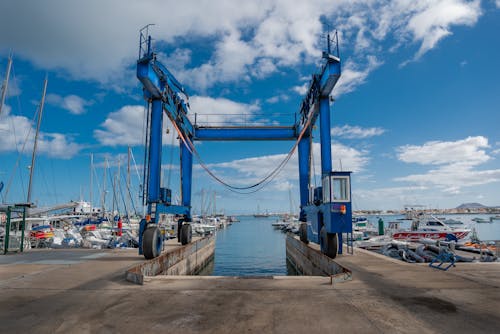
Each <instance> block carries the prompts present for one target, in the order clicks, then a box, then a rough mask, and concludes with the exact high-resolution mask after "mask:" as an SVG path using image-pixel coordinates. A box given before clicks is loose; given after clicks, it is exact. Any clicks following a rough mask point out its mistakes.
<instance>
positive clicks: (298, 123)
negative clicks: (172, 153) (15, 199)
mask: <svg viewBox="0 0 500 334" xmlns="http://www.w3.org/2000/svg"><path fill="white" fill-rule="evenodd" d="M334 37H335V38H334V39H333V40H331V39H330V35H328V39H327V41H328V43H327V50H326V51H324V52H323V57H322V58H323V65H322V67H321V70H320V71H319V73H316V74H314V75H313V76H312V79H311V81H310V84H309V89H308V92H307V94H306V96H305V97H304V99H303V100H302V103H301V105H300V109H299V111H298V113H297V115H296V119H295V121H294V123H293V124H290V125H289V126H272V125H256V126H199V125H196V124H193V123H192V122H191V121H190V120H189V118H188V113H189V104H188V99H189V97H188V94H187V92H186V90H185V88H184V87H183V85H182V84H181V83H180V82H179V81H178V80H177V79H176V78H175V77H174V75H173V74H172V73H171V72H170V71H169V70H168V69H167V68H166V67H165V66H164V65H162V64H161V63H160V62H159V61H158V60H157V59H156V55H155V53H154V52H153V50H152V47H151V36H150V35H149V32H148V26H147V27H145V28H144V29H142V30H141V33H140V42H139V44H140V46H139V59H138V61H137V78H138V79H139V81H140V82H141V83H142V85H143V92H144V98H145V100H146V101H147V102H148V113H147V134H146V143H145V149H146V154H145V156H146V161H145V166H144V167H145V169H144V171H145V172H144V201H145V204H146V205H147V215H146V217H144V218H143V219H142V220H141V223H140V229H139V254H143V255H144V257H145V258H147V259H151V258H154V257H157V256H158V255H159V254H160V253H161V249H162V242H163V237H162V235H161V233H160V231H159V229H158V221H159V215H160V214H162V213H166V214H172V215H177V216H178V217H180V219H179V220H178V224H179V225H178V235H177V237H178V241H179V242H181V244H183V245H184V244H188V243H190V242H191V235H192V232H191V225H190V222H191V188H192V169H193V155H195V156H196V155H197V152H196V147H195V145H194V142H195V141H202V140H205V141H208V140H211V141H242V140H246V141H248V140H255V141H262V140H267V141H269V140H289V141H295V145H294V147H293V149H292V150H294V149H295V148H297V149H298V158H299V159H298V162H299V187H300V217H299V220H300V221H301V226H300V239H301V240H302V241H303V242H306V243H307V242H309V241H312V242H316V243H319V244H320V246H321V251H322V252H323V253H325V254H326V255H328V256H330V257H332V258H335V257H336V255H337V253H341V252H342V233H351V232H352V211H351V189H350V185H351V182H350V180H351V177H350V172H345V171H341V172H338V171H333V170H332V152H331V134H330V128H331V121H330V94H331V92H332V90H333V88H334V87H335V85H336V83H337V81H338V79H339V78H340V64H341V62H340V57H339V52H338V38H337V35H336V34H335V36H334ZM332 42H333V48H332V45H331V44H332ZM332 49H333V52H332ZM164 116H166V117H168V118H169V119H170V121H171V123H172V125H173V127H174V128H175V129H176V131H177V134H178V136H179V138H180V175H181V176H180V177H181V180H180V184H181V186H180V188H181V194H180V199H181V200H180V204H176V205H174V204H173V203H172V200H171V197H172V195H171V189H167V188H163V187H161V178H160V175H161V152H162V131H163V129H162V124H163V117H164ZM318 117H319V133H320V145H321V180H322V182H321V186H320V187H316V188H313V187H312V186H311V182H310V180H311V154H312V152H311V149H312V129H313V126H314V125H315V123H316V120H317V118H318ZM291 153H293V152H292V151H291ZM226 186H228V185H227V184H226Z"/></svg>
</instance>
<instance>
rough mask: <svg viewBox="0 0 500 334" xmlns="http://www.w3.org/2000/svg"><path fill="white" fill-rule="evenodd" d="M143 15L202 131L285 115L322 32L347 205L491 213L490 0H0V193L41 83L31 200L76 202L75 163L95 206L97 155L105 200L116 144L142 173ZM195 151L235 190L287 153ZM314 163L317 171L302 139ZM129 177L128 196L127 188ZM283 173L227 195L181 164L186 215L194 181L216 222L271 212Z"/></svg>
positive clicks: (499, 100)
mask: <svg viewBox="0 0 500 334" xmlns="http://www.w3.org/2000/svg"><path fill="white" fill-rule="evenodd" d="M148 23H154V24H155V26H154V27H153V28H152V30H151V33H152V35H153V37H154V38H155V48H156V50H157V52H158V57H159V59H161V60H162V62H163V63H164V64H166V65H167V66H168V68H169V69H170V70H171V72H172V73H173V74H174V75H175V76H176V77H177V79H179V81H181V82H182V83H183V84H184V85H186V87H187V89H188V92H189V95H190V105H191V114H194V113H196V114H198V120H200V121H203V120H205V121H206V120H208V121H210V122H222V121H224V122H228V121H229V122H231V121H239V120H241V115H244V118H245V119H248V120H250V121H254V122H265V123H270V122H276V121H281V122H283V123H291V121H292V120H293V117H294V116H293V114H294V113H295V112H296V111H298V108H299V104H300V101H301V99H302V95H303V94H304V90H305V87H306V85H307V83H308V80H309V78H310V77H311V74H312V73H314V72H315V71H317V66H318V64H319V62H320V60H321V51H322V49H323V48H324V44H325V43H324V39H322V38H321V35H322V34H323V33H324V31H325V30H326V29H327V27H328V26H330V27H331V29H337V30H338V32H339V37H340V52H341V60H342V77H341V81H340V82H339V84H338V85H337V87H336V88H335V89H334V91H333V94H332V95H333V97H334V98H335V102H334V103H333V104H332V107H331V111H332V134H333V137H332V138H333V141H332V156H333V164H334V168H336V169H339V168H340V164H341V165H342V168H343V169H344V170H352V171H353V172H354V173H353V176H352V177H353V183H352V191H353V201H354V208H355V209H397V208H401V207H402V206H403V205H404V204H409V203H411V204H423V205H429V206H432V207H438V208H448V207H455V206H457V205H459V204H461V203H464V202H480V203H483V204H485V205H500V196H499V193H500V191H499V189H500V164H499V162H498V159H499V155H500V136H499V132H498V124H499V123H500V110H499V105H500V94H499V93H500V83H499V80H498V77H500V66H498V59H500V44H499V43H498V35H497V32H498V31H500V1H462V0H444V1H430V0H429V1H375V0H373V1H361V0H360V1H324V0H315V1H306V2H303V3H296V2H294V1H285V0H281V1H278V0H276V1H254V2H248V1H231V2H227V1H222V0H220V1H218V0H216V1H207V2H201V3H200V2H199V1H184V2H182V3H179V2H177V1H129V2H127V3H126V5H125V4H124V3H123V2H121V1H104V2H103V1H59V0H49V1H44V2H40V1H34V0H23V1H3V2H2V3H0V28H1V29H0V31H3V33H2V34H0V75H1V77H2V79H3V77H4V74H5V69H6V66H7V58H8V54H9V52H10V51H12V52H13V55H14V63H13V71H12V72H11V76H10V82H9V88H8V92H7V93H8V95H7V99H6V103H5V106H4V108H3V109H2V114H1V115H0V181H3V182H4V184H5V185H6V186H5V188H4V189H3V191H2V193H1V195H2V198H1V200H2V201H7V202H18V201H23V200H25V198H26V189H27V180H28V166H29V165H30V155H31V149H32V146H33V138H32V136H33V133H34V130H33V128H34V124H33V121H32V120H33V117H34V114H35V111H36V109H37V104H38V103H39V101H40V98H41V93H42V86H43V79H44V77H45V75H46V74H47V75H48V78H49V83H48V92H47V94H48V95H47V100H46V105H45V109H44V115H43V121H42V125H41V133H42V135H41V140H40V142H39V151H38V160H37V165H36V169H35V181H34V190H33V192H34V195H33V199H34V200H35V201H36V202H37V203H38V205H40V206H42V205H51V204H55V203H61V202H66V201H69V200H77V199H79V198H80V197H81V196H83V197H84V198H85V199H87V200H88V199H89V197H90V195H89V192H90V189H89V188H90V187H89V179H90V154H91V153H92V154H94V161H95V170H94V172H93V173H94V174H95V176H96V177H95V179H94V188H93V192H92V193H93V198H94V204H95V205H98V204H99V200H98V198H100V196H101V195H100V193H101V192H102V185H103V180H102V178H103V171H104V160H105V158H106V159H107V161H108V163H109V168H107V173H108V178H107V180H106V183H107V185H108V186H107V187H106V188H107V190H108V194H107V200H106V201H107V203H108V205H109V206H110V205H111V196H112V189H111V188H110V187H109V185H110V183H111V179H110V178H109V175H114V174H115V173H116V171H117V170H118V168H117V166H118V165H119V164H120V165H121V179H122V183H123V180H124V175H125V171H126V170H125V168H124V165H125V164H126V153H127V146H128V145H130V146H131V148H132V151H133V154H134V157H135V161H136V162H137V170H138V172H139V174H141V175H142V173H141V169H142V167H141V165H142V161H143V140H144V127H143V119H144V102H143V99H142V93H141V86H140V85H139V82H138V80H137V79H136V77H135V61H136V58H137V54H138V31H139V29H140V28H141V27H143V26H144V25H146V24H148ZM213 114H218V115H213ZM287 120H290V121H288V122H287ZM165 126H168V124H165ZM169 127H170V126H169ZM170 128H171V127H170ZM172 133H173V131H170V134H168V135H165V136H164V150H163V164H164V165H165V177H164V183H165V185H167V183H168V182H167V181H168V179H169V174H170V183H169V186H170V187H171V188H172V189H173V193H174V197H175V194H178V193H179V191H178V189H179V180H178V178H179V172H178V156H179V152H178V149H177V146H178V141H177V139H176V138H173V137H172ZM316 141H317V136H316ZM171 143H174V146H171ZM197 145H198V150H199V152H200V154H201V156H202V158H203V160H204V161H205V162H206V163H207V164H208V165H209V166H210V168H211V169H212V170H213V171H214V172H215V173H216V174H217V175H219V176H220V177H221V178H223V179H224V180H226V181H227V182H229V183H232V184H235V185H248V184H252V183H254V182H255V181H257V180H259V179H261V178H262V177H264V176H265V175H266V174H267V173H268V172H269V171H270V170H272V169H273V168H274V167H275V166H276V165H277V164H279V162H281V160H282V159H283V158H284V156H285V155H286V153H287V152H288V151H289V150H290V148H291V147H292V145H293V143H292V142H243V143H241V142H230V143H209V142H203V143H198V144H197ZM23 146H24V150H22V148H23ZM18 152H21V153H18ZM314 153H315V154H314V161H315V163H316V165H318V166H319V162H320V156H319V146H318V145H317V144H316V145H315V147H314ZM171 156H172V157H173V159H172V160H171V158H170V157H171ZM17 161H18V163H16V162H17ZM170 164H172V165H173V166H172V171H171V172H170V173H169V172H168V167H169V166H170ZM16 166H17V167H16ZM133 171H134V172H133V174H132V184H133V189H132V192H133V194H134V195H135V194H137V193H138V184H139V183H140V178H139V177H138V176H137V173H136V172H135V167H133ZM316 171H319V167H316ZM297 179H298V172H297V162H296V157H294V158H292V160H291V161H290V162H289V163H288V165H287V166H286V167H285V168H284V170H283V171H282V172H281V173H280V174H279V175H278V176H277V177H276V178H275V179H274V180H273V182H271V183H270V184H269V185H268V186H267V187H266V188H264V189H263V190H261V191H260V192H258V193H255V194H250V195H240V194H235V193H232V192H230V191H228V190H226V189H225V188H224V187H222V186H220V185H218V184H217V183H216V182H215V181H213V180H212V179H210V177H209V176H208V175H207V174H206V173H205V172H204V171H203V170H202V169H201V168H200V167H199V166H197V165H195V169H194V181H193V194H194V195H193V206H194V210H195V212H198V211H199V208H200V203H201V190H202V189H204V191H205V192H209V191H212V192H213V191H215V192H216V193H217V207H218V208H219V209H225V210H226V211H227V212H230V213H249V212H253V211H255V210H256V209H257V206H259V207H260V209H261V210H266V209H267V210H269V211H288V210H289V206H290V205H289V195H288V194H289V189H290V188H291V194H292V201H293V202H294V203H295V206H296V205H297V203H298V188H297ZM313 183H314V181H313ZM317 183H319V180H318V181H317ZM7 191H8V192H7ZM116 192H117V193H119V192H120V191H119V190H117V191H116ZM122 192H124V193H125V192H126V189H125V186H124V185H123V186H122ZM120 202H121V200H120ZM120 205H121V204H120Z"/></svg>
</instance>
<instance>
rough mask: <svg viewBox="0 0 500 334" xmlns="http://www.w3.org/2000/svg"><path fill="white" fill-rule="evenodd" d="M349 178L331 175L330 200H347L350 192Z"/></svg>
mask: <svg viewBox="0 0 500 334" xmlns="http://www.w3.org/2000/svg"><path fill="white" fill-rule="evenodd" d="M349 186H350V185H349V178H348V177H343V176H332V188H333V189H332V197H333V198H332V201H333V202H349V201H350V195H351V192H350V191H349Z"/></svg>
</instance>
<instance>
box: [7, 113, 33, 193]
mask: <svg viewBox="0 0 500 334" xmlns="http://www.w3.org/2000/svg"><path fill="white" fill-rule="evenodd" d="M37 116H38V107H37V108H36V111H35V113H34V115H33V119H32V120H31V123H34V122H35V119H36V117H37ZM12 128H14V125H12ZM32 130H33V128H32V127H31V126H30V128H29V130H28V133H27V134H26V138H25V139H24V143H23V147H22V148H21V151H20V152H19V151H18V152H17V159H16V163H15V164H14V167H13V168H12V172H11V174H10V178H9V181H8V183H7V187H6V189H5V194H4V199H5V200H7V195H8V194H9V190H10V186H11V184H12V181H13V180H14V175H15V172H16V169H17V167H18V166H19V161H20V160H21V155H22V153H23V152H24V149H25V148H26V144H27V143H28V139H29V137H30V135H31V131H32ZM16 142H17V140H16ZM16 149H17V148H16ZM22 174H23V173H19V175H20V177H21V185H22V187H21V188H22V191H23V198H26V191H25V187H24V179H23V176H22Z"/></svg>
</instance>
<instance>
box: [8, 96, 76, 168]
mask: <svg viewBox="0 0 500 334" xmlns="http://www.w3.org/2000/svg"><path fill="white" fill-rule="evenodd" d="M33 125H34V124H33V122H32V121H30V120H29V119H28V118H26V117H24V116H16V115H11V114H10V107H9V106H4V109H2V115H1V116H0V152H14V151H16V148H17V150H19V151H22V152H24V153H25V154H30V152H31V150H32V149H33V143H34V138H35V128H34V126H33ZM82 148H83V146H82V145H80V144H77V143H75V142H74V140H73V138H72V136H71V135H68V134H61V133H49V132H43V131H40V134H39V136H38V148H37V152H38V153H39V154H44V155H46V156H49V157H54V158H61V159H71V158H72V157H74V156H75V155H76V154H78V152H79V151H80V150H81V149H82Z"/></svg>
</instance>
